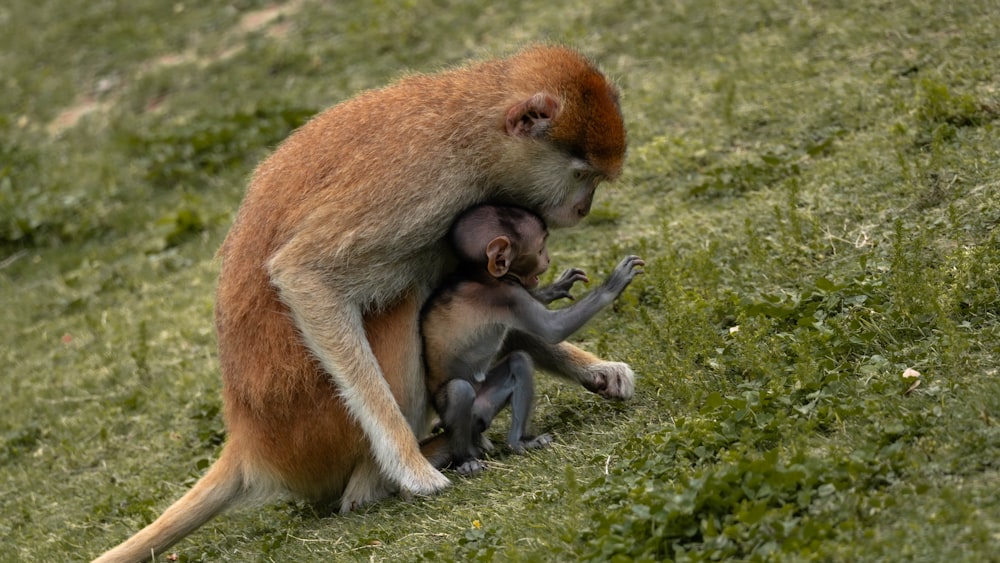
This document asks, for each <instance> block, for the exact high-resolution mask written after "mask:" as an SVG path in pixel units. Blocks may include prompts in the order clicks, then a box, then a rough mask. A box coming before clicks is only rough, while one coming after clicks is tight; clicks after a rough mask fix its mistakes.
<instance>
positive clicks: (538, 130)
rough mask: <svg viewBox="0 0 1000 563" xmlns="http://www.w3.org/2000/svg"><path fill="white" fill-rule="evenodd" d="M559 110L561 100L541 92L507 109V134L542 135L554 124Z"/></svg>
mask: <svg viewBox="0 0 1000 563" xmlns="http://www.w3.org/2000/svg"><path fill="white" fill-rule="evenodd" d="M558 111H559V100H557V99H555V97H554V96H552V95H551V94H546V93H545V92H539V93H537V94H535V95H534V96H532V97H530V98H528V99H526V100H522V101H520V102H518V103H516V104H514V105H513V106H512V107H511V108H510V109H509V110H507V134H508V135H512V136H515V137H535V138H537V137H541V136H542V135H544V134H545V132H546V131H547V130H548V129H549V127H550V126H551V125H552V120H553V119H554V118H555V116H556V113H557V112H558Z"/></svg>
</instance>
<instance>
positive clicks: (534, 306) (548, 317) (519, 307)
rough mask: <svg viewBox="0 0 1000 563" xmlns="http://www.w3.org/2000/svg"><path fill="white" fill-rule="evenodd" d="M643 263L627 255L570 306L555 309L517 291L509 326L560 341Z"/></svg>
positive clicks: (620, 288) (617, 292) (604, 303)
mask: <svg viewBox="0 0 1000 563" xmlns="http://www.w3.org/2000/svg"><path fill="white" fill-rule="evenodd" d="M644 264H645V262H643V261H642V259H640V258H639V257H638V256H628V257H626V258H625V259H624V260H622V261H621V262H619V263H618V265H617V266H616V267H615V270H614V272H612V273H611V276H609V277H608V280H607V281H606V282H604V283H603V284H602V285H601V286H600V287H598V288H597V289H595V290H594V291H591V292H590V293H588V294H587V295H586V296H585V297H584V298H583V299H581V300H580V301H578V302H577V303H575V304H573V305H572V306H570V307H566V308H565V309H560V310H558V311H550V310H549V309H546V308H545V307H544V306H543V305H541V304H540V303H538V302H537V301H535V300H532V299H527V298H525V297H524V296H523V294H518V295H517V298H516V299H515V300H514V311H513V312H512V322H511V326H512V327H513V328H516V329H518V330H521V331H523V332H527V333H529V334H533V335H535V336H537V337H539V338H541V339H542V340H543V341H545V342H548V343H549V344H557V343H559V342H562V341H563V340H565V339H566V338H568V337H569V336H570V335H571V334H573V333H574V332H576V331H577V330H579V329H580V327H582V326H583V325H584V324H585V323H586V322H587V321H589V320H590V319H591V318H593V316H594V315H596V314H597V313H598V312H599V311H600V310H601V309H603V308H604V307H606V306H607V305H609V304H610V303H611V302H612V301H614V300H615V299H616V298H617V297H618V295H620V294H621V292H622V291H624V290H625V288H626V287H628V284H629V283H630V282H631V281H632V279H633V278H634V277H635V276H636V275H638V274H640V273H642V270H637V269H636V268H639V267H641V266H643V265H644Z"/></svg>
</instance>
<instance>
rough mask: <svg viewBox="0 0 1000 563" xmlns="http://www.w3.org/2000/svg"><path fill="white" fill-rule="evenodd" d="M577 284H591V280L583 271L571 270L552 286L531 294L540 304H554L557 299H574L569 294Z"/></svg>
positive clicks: (561, 275) (541, 288)
mask: <svg viewBox="0 0 1000 563" xmlns="http://www.w3.org/2000/svg"><path fill="white" fill-rule="evenodd" d="M576 282H583V283H590V280H589V279H588V278H587V274H586V272H584V271H583V270H581V269H579V268H570V269H568V270H566V271H565V272H563V273H562V274H560V275H559V278H558V279H556V281H554V282H552V285H547V286H545V287H540V288H538V289H536V290H535V291H533V292H531V294H532V295H533V296H534V297H535V299H537V300H538V301H539V302H540V303H544V304H545V305H548V304H549V303H552V302H553V301H555V300H556V299H573V296H572V295H570V293H569V292H570V290H571V289H573V284H575V283H576Z"/></svg>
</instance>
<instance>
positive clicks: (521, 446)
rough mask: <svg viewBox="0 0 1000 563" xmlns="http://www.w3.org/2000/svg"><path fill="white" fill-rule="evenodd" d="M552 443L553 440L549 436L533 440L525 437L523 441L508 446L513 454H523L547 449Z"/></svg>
mask: <svg viewBox="0 0 1000 563" xmlns="http://www.w3.org/2000/svg"><path fill="white" fill-rule="evenodd" d="M552 441H553V440H552V435H551V434H542V435H541V436H535V437H534V438H527V437H526V439H524V440H521V441H519V442H514V443H511V444H508V445H509V446H510V449H512V450H514V453H516V454H523V453H524V452H526V451H528V450H539V449H542V448H547V447H549V444H551V443H552Z"/></svg>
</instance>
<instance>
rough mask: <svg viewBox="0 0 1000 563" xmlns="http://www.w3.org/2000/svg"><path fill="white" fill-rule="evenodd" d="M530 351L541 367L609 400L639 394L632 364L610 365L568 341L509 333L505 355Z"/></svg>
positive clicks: (618, 363) (614, 363) (515, 332)
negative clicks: (558, 341)
mask: <svg viewBox="0 0 1000 563" xmlns="http://www.w3.org/2000/svg"><path fill="white" fill-rule="evenodd" d="M516 350H523V351H525V352H527V353H528V354H529V355H530V356H531V358H532V359H533V360H535V363H536V364H537V365H538V367H539V368H541V369H543V370H545V371H548V372H551V373H554V374H555V375H558V376H560V377H564V378H566V379H569V380H572V381H575V382H577V383H579V384H580V385H583V386H584V387H585V388H586V389H587V390H588V391H591V392H594V393H597V394H598V395H601V396H602V397H605V398H608V399H630V398H632V394H633V393H634V392H635V374H634V373H633V372H632V368H630V367H629V366H628V364H625V363H622V362H607V361H604V360H602V359H600V358H598V357H597V356H595V355H593V354H591V353H590V352H587V351H584V350H581V349H580V348H577V347H576V346H573V345H572V344H569V343H568V342H560V343H559V344H555V345H553V344H548V343H546V342H544V341H542V340H541V339H539V338H537V337H534V336H532V335H530V334H527V333H524V332H521V331H516V330H512V331H510V332H508V333H507V338H506V340H504V344H503V349H502V350H501V351H500V353H501V354H505V353H510V352H513V351H516Z"/></svg>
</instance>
